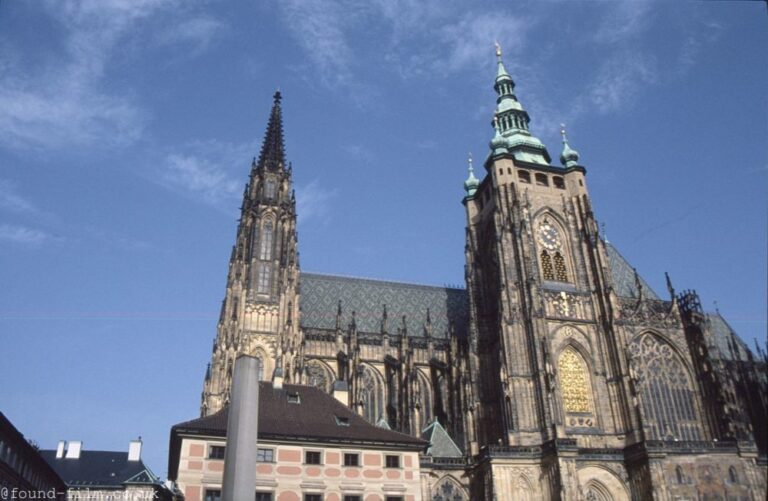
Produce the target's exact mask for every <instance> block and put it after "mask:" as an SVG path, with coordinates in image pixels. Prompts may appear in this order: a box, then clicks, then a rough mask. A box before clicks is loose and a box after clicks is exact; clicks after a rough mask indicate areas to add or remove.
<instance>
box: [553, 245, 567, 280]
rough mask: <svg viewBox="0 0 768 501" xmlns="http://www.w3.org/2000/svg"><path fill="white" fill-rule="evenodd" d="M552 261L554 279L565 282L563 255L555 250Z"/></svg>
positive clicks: (565, 271)
mask: <svg viewBox="0 0 768 501" xmlns="http://www.w3.org/2000/svg"><path fill="white" fill-rule="evenodd" d="M553 261H554V262H555V280H557V281H558V282H567V281H568V270H567V269H566V268H565V259H563V255H562V254H560V253H559V252H555V257H554V258H553Z"/></svg>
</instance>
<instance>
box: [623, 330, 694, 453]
mask: <svg viewBox="0 0 768 501" xmlns="http://www.w3.org/2000/svg"><path fill="white" fill-rule="evenodd" d="M629 352H630V355H631V357H632V368H633V369H634V372H635V375H636V378H637V379H636V382H637V388H638V393H639V394H640V403H641V415H642V418H643V427H644V428H645V433H646V437H647V438H648V439H651V440H675V439H677V440H700V439H701V432H700V429H699V422H698V418H697V412H696V408H695V397H694V392H693V387H692V384H691V379H690V377H689V375H688V371H687V370H686V369H685V366H684V365H683V362H682V361H681V360H680V358H679V356H678V355H677V354H676V353H675V351H674V349H672V346H670V345H669V343H667V342H666V341H664V340H662V339H661V338H659V337H658V336H655V335H653V334H650V333H649V334H645V335H643V336H641V337H640V338H638V339H636V340H635V341H634V342H632V343H631V344H630V345H629Z"/></svg>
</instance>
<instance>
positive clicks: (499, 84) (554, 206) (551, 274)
mask: <svg viewBox="0 0 768 501" xmlns="http://www.w3.org/2000/svg"><path fill="white" fill-rule="evenodd" d="M496 55H497V73H496V79H495V82H494V89H495V91H496V94H497V98H496V110H495V113H494V117H493V128H494V136H493V139H492V140H491V142H490V153H489V154H488V156H487V158H486V160H485V162H484V167H485V171H486V173H485V176H484V178H483V179H482V180H479V179H477V178H476V177H475V174H474V169H473V168H472V166H471V165H470V174H469V178H468V179H467V181H466V182H465V184H464V187H465V191H466V196H465V197H464V200H463V203H464V205H465V207H466V214H467V230H466V251H465V252H466V270H465V274H466V281H467V289H468V292H469V298H470V318H471V320H470V355H469V363H470V366H471V369H470V374H472V375H473V376H472V377H473V382H472V395H471V397H470V399H469V402H468V404H467V406H466V409H465V420H466V422H468V423H470V422H471V423H474V426H475V431H474V433H469V434H468V436H469V437H470V438H469V439H468V443H467V444H466V445H467V449H468V451H471V453H476V451H478V450H479V448H481V447H482V446H484V445H503V446H534V445H541V444H544V443H546V442H549V441H552V440H555V439H557V438H562V437H569V436H578V435H580V434H583V435H585V436H586V435H590V436H591V435H597V434H609V435H615V436H617V437H618V436H619V435H620V434H622V433H625V432H626V430H627V429H628V427H629V426H630V410H629V406H628V403H627V402H628V400H627V387H626V382H625V381H624V376H626V372H627V368H626V367H625V365H626V364H624V363H623V362H622V357H620V354H623V348H622V347H621V346H620V345H619V343H620V342H619V341H617V340H616V337H615V336H614V335H613V334H612V333H613V327H612V322H613V313H612V308H613V307H612V304H613V300H612V297H611V294H612V292H611V291H612V286H611V278H610V271H609V268H608V260H607V257H606V249H605V243H604V242H603V241H602V239H601V238H600V237H599V235H598V229H597V224H596V222H595V220H594V217H593V214H592V209H591V205H590V199H589V194H588V192H587V187H586V178H585V174H586V169H585V168H584V167H583V166H582V165H581V164H580V163H579V154H578V153H577V152H576V151H575V150H573V149H572V148H571V147H570V145H569V143H568V140H567V138H566V135H565V130H563V131H562V137H563V151H562V154H561V156H560V161H561V165H552V163H551V158H550V155H549V153H548V151H547V148H546V147H545V146H544V144H543V143H542V142H541V141H540V140H539V139H538V138H537V137H535V136H534V135H533V134H532V133H531V131H530V129H529V123H530V117H529V115H528V112H527V111H526V110H525V108H523V106H522V104H521V103H520V101H518V99H517V95H516V92H515V83H514V81H513V80H512V78H511V76H510V75H509V73H508V72H507V70H506V69H505V67H504V63H503V61H502V58H501V50H500V48H499V47H498V46H497V50H496ZM554 477H558V476H557V475H554V476H553V477H551V478H554ZM553 481H554V480H553Z"/></svg>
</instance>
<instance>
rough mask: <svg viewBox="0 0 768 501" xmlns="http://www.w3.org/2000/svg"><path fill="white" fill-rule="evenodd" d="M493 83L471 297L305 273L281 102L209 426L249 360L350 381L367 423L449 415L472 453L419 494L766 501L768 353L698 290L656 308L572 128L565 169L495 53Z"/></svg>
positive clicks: (471, 211)
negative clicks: (607, 220)
mask: <svg viewBox="0 0 768 501" xmlns="http://www.w3.org/2000/svg"><path fill="white" fill-rule="evenodd" d="M494 89H495V90H496V93H497V109H496V114H495V118H494V130H495V135H494V137H493V139H492V141H491V143H490V150H491V151H490V153H489V155H488V157H487V159H486V160H485V161H484V164H483V167H484V169H485V175H484V176H483V179H477V178H476V177H475V175H474V168H473V166H472V165H471V163H470V175H469V178H468V179H467V181H466V183H465V189H466V196H465V198H464V200H463V204H464V206H465V208H466V218H467V227H466V247H465V254H466V267H465V270H466V289H450V288H440V287H425V286H416V285H412V284H395V283H389V282H378V281H371V280H363V279H351V278H343V277H333V276H324V275H315V274H302V273H300V272H299V263H298V253H297V248H296V247H297V244H296V236H295V218H296V215H295V202H294V200H293V198H292V195H289V193H291V191H290V177H291V169H290V166H289V167H287V168H286V167H285V160H284V157H283V155H284V153H283V148H282V122H281V116H280V99H279V95H278V96H276V100H275V104H274V107H273V111H272V116H271V117H270V123H269V125H268V128H267V134H266V137H265V142H264V147H263V148H262V152H261V155H260V158H259V160H258V161H257V162H254V164H253V170H252V173H251V177H250V182H249V184H248V186H247V188H246V192H245V198H244V203H243V214H242V218H241V222H240V225H239V227H238V234H237V241H236V244H235V247H234V249H233V253H232V259H231V261H230V269H229V280H228V286H227V294H226V298H225V301H224V306H223V308H222V315H221V320H220V322H219V332H218V335H217V338H216V340H215V342H214V353H213V357H212V362H211V365H210V366H209V369H208V372H207V374H206V379H205V384H204V390H203V395H202V406H201V412H202V415H207V414H209V413H211V412H214V411H216V410H218V409H219V408H221V407H222V406H223V405H225V404H226V402H227V398H228V397H227V395H228V388H229V384H230V378H231V372H230V367H231V364H232V361H233V360H234V358H235V357H236V356H237V355H238V354H240V353H245V354H249V355H254V356H259V357H261V358H262V360H263V367H264V374H263V377H264V378H265V379H266V378H268V377H269V376H270V375H271V372H272V371H274V370H275V368H278V369H281V370H284V374H285V377H286V380H287V381H293V382H298V383H302V384H312V385H316V386H319V387H321V388H323V389H325V390H326V391H329V392H331V391H333V388H334V385H343V386H344V387H345V388H348V389H349V391H348V393H347V397H346V402H345V403H347V405H349V406H350V407H351V408H352V409H354V410H355V411H356V412H358V413H359V414H360V415H362V416H364V417H366V418H367V419H368V420H369V421H371V422H374V423H379V424H381V425H383V426H388V427H390V428H393V429H397V430H400V431H403V432H405V433H410V434H412V435H417V436H418V435H420V434H421V431H422V430H423V429H424V428H425V427H426V426H427V425H428V424H429V423H430V422H431V421H433V420H438V421H439V422H440V423H441V424H442V425H443V426H444V427H445V429H446V430H447V431H448V433H449V434H450V436H451V437H452V438H453V440H454V441H455V442H456V444H458V445H459V447H460V448H461V449H462V450H463V452H464V455H463V457H462V458H441V457H435V456H430V455H425V456H423V457H422V459H421V463H422V468H421V475H422V492H421V495H422V496H423V498H425V499H435V500H439V499H468V498H469V497H470V496H471V498H472V499H564V500H571V499H574V500H575V499H588V500H608V499H617V500H620V499H651V498H653V499H695V498H697V497H698V499H758V498H761V496H762V495H763V493H764V492H765V489H766V464H767V463H766V451H768V443H766V439H767V437H766V432H765V423H766V422H767V419H768V413H767V410H766V409H768V398H767V397H766V392H767V388H768V371H767V369H766V366H767V362H768V358H766V356H765V354H764V353H761V352H760V350H759V349H758V354H757V355H755V354H753V353H752V352H751V351H750V350H749V349H748V348H747V347H746V345H744V343H743V342H742V341H741V340H740V339H738V338H737V337H736V335H735V334H734V333H733V332H732V330H730V328H729V327H728V326H727V323H725V321H724V320H723V319H722V318H721V317H720V316H719V314H717V315H712V314H707V313H705V312H703V310H702V309H701V306H700V304H699V300H698V297H697V296H696V294H695V292H692V291H685V292H683V293H676V292H675V290H674V288H673V286H672V284H671V282H669V281H668V289H669V299H668V300H662V299H660V298H659V297H658V296H657V295H656V294H655V292H654V291H652V290H651V289H650V287H648V285H647V284H646V283H645V282H644V281H643V279H642V278H641V277H639V276H638V275H637V273H635V272H634V270H633V269H632V268H631V266H629V265H628V263H626V261H625V260H624V259H623V258H622V257H621V255H620V254H619V253H618V251H617V250H616V249H615V248H613V247H612V246H611V245H610V244H609V243H608V242H607V241H606V240H605V239H604V237H603V236H601V235H600V232H599V227H598V223H597V221H596V219H595V215H594V213H593V211H592V206H591V201H590V197H589V192H588V189H587V179H586V169H585V168H584V167H583V166H582V165H581V164H580V163H579V155H578V153H577V152H576V151H574V150H573V149H571V147H570V145H569V144H568V142H567V139H566V138H565V133H564V132H563V152H562V155H561V157H560V163H561V165H554V164H553V163H552V162H551V158H550V155H549V153H548V151H547V149H546V147H545V146H544V145H543V144H542V143H541V141H539V140H538V139H537V138H536V137H535V136H534V135H533V134H532V133H531V131H530V130H529V128H528V124H529V121H530V118H529V116H528V113H527V112H526V111H525V109H524V108H523V107H522V105H521V104H520V102H519V101H518V99H517V96H516V94H515V85H514V82H513V80H512V78H511V77H510V76H509V74H508V73H507V72H506V69H505V68H504V65H503V63H502V61H501V57H500V54H499V60H498V72H497V76H496V80H495V84H494ZM270 180H274V181H273V182H274V183H275V184H274V185H273V187H272V188H269V184H268V183H270V182H271V181H270ZM275 190H276V191H275ZM269 224H271V225H273V226H272V228H273V230H271V231H273V233H270V232H269V231H266V228H267V226H266V225H269ZM265 246H266V250H265ZM265 269H268V270H269V271H266V272H265V271H263V270H265ZM265 273H266V277H267V278H266V281H265V279H264V277H265V275H264V274H265Z"/></svg>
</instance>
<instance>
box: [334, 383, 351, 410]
mask: <svg viewBox="0 0 768 501" xmlns="http://www.w3.org/2000/svg"><path fill="white" fill-rule="evenodd" d="M333 398H335V399H336V400H338V401H339V402H341V403H342V404H344V405H349V386H348V385H347V382H346V381H342V380H340V379H337V380H336V381H334V382H333Z"/></svg>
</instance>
